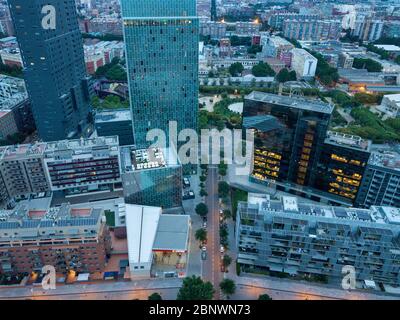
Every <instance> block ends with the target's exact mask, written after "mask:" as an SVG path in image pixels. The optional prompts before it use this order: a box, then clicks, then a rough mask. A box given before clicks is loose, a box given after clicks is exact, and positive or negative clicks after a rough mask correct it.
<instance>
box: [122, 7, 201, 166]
mask: <svg viewBox="0 0 400 320" xmlns="http://www.w3.org/2000/svg"><path fill="white" fill-rule="evenodd" d="M121 6H122V17H123V23H124V37H125V44H126V61H127V67H128V83H129V90H130V97H131V101H130V102H131V110H132V121H133V130H134V140H135V144H136V147H137V148H138V149H142V148H147V147H149V146H150V145H151V143H153V141H147V140H146V135H147V133H148V131H149V130H151V129H161V130H162V131H164V132H165V133H166V135H167V137H168V136H169V122H170V121H176V122H177V127H178V128H177V129H178V132H180V131H181V130H182V129H194V130H197V113H198V86H199V83H198V69H199V68H198V64H199V57H198V56H199V50H198V48H199V20H198V18H197V17H196V1H194V0H170V1H161V0H146V1H141V0H140V1H139V0H122V1H121ZM167 140H168V139H167ZM176 147H178V146H175V148H176ZM176 149H177V148H176ZM185 167H187V166H185Z"/></svg>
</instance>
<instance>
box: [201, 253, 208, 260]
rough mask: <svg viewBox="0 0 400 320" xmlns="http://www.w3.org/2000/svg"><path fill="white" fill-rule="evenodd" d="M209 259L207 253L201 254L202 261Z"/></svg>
mask: <svg viewBox="0 0 400 320" xmlns="http://www.w3.org/2000/svg"><path fill="white" fill-rule="evenodd" d="M206 259H207V252H206V251H202V252H201V260H206Z"/></svg>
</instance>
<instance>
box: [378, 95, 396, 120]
mask: <svg viewBox="0 0 400 320" xmlns="http://www.w3.org/2000/svg"><path fill="white" fill-rule="evenodd" d="M377 109H378V110H379V111H380V112H382V113H383V114H384V115H385V116H386V117H388V118H398V117H400V94H387V95H384V96H383V99H382V102H381V105H380V106H378V107H377Z"/></svg>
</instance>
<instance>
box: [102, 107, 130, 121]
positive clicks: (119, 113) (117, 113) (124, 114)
mask: <svg viewBox="0 0 400 320" xmlns="http://www.w3.org/2000/svg"><path fill="white" fill-rule="evenodd" d="M131 120H132V117H131V111H130V110H129V109H125V110H110V111H101V112H98V113H96V123H104V122H114V121H115V122H116V121H131Z"/></svg>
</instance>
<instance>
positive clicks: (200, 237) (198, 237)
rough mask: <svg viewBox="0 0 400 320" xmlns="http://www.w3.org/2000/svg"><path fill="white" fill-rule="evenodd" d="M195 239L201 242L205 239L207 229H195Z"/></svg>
mask: <svg viewBox="0 0 400 320" xmlns="http://www.w3.org/2000/svg"><path fill="white" fill-rule="evenodd" d="M194 237H195V238H196V240H197V241H200V242H203V241H206V240H207V231H206V230H205V229H203V228H200V229H197V230H196V233H195V235H194Z"/></svg>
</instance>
